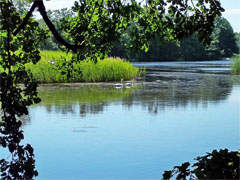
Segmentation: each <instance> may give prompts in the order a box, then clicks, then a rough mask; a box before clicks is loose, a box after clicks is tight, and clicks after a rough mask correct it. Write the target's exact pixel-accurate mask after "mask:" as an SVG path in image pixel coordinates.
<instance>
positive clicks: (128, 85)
mask: <svg viewBox="0 0 240 180" xmlns="http://www.w3.org/2000/svg"><path fill="white" fill-rule="evenodd" d="M114 87H115V88H123V87H125V88H131V87H133V83H132V82H131V83H125V84H123V79H121V83H116V84H114Z"/></svg>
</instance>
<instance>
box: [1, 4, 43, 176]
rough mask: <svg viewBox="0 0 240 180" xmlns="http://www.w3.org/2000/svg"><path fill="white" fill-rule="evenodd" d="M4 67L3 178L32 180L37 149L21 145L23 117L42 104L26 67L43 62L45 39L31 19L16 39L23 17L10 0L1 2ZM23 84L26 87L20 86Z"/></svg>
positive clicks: (34, 174)
mask: <svg viewBox="0 0 240 180" xmlns="http://www.w3.org/2000/svg"><path fill="white" fill-rule="evenodd" d="M0 10H1V14H0V21H1V23H0V34H1V39H0V40H1V43H0V66H1V68H2V70H3V71H1V72H0V73H1V85H0V90H1V91H0V96H1V124H0V134H1V136H0V145H1V146H2V147H3V148H7V149H8V151H9V153H10V155H11V156H10V157H11V158H10V160H9V161H8V160H7V159H1V160H0V165H1V166H0V172H1V179H32V178H33V177H34V176H37V175H38V172H37V171H36V170H35V160H34V153H33V148H32V147H31V146H30V145H29V144H27V145H26V146H24V145H21V140H22V139H23V138H24V136H23V131H22V130H21V129H20V127H21V124H22V123H21V121H20V118H21V116H23V115H27V114H28V109H27V107H28V106H30V105H31V104H33V103H38V102H40V99H39V98H38V97H37V91H36V89H37V84H36V83H35V82H34V81H33V79H32V76H31V74H29V73H28V72H26V70H25V66H24V65H25V64H26V63H28V62H33V63H37V62H38V61H39V60H40V56H39V51H38V50H37V49H36V47H37V46H38V45H39V42H40V41H41V40H42V39H43V38H44V37H45V32H44V31H42V30H41V29H39V28H38V23H37V22H35V21H34V20H33V19H31V20H30V21H29V23H28V25H27V26H26V28H25V29H24V30H22V32H21V34H19V35H17V36H15V37H14V36H12V32H13V30H14V29H15V28H16V25H17V24H20V22H21V18H20V16H19V14H18V13H17V12H16V9H15V8H14V6H13V4H12V3H11V2H10V1H0ZM19 83H22V84H23V87H20V86H19Z"/></svg>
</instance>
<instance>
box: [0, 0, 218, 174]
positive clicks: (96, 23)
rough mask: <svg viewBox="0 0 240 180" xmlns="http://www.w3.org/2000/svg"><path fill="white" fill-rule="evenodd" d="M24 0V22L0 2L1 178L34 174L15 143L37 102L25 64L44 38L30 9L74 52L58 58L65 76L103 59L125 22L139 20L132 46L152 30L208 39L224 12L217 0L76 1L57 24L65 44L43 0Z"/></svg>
mask: <svg viewBox="0 0 240 180" xmlns="http://www.w3.org/2000/svg"><path fill="white" fill-rule="evenodd" d="M26 1H27V2H33V4H32V6H31V8H30V10H29V11H28V12H27V15H26V16H25V18H24V20H23V21H22V19H21V18H20V15H19V14H18V13H17V11H16V9H15V8H14V6H13V4H12V1H11V0H1V1H0V9H1V14H0V22H1V23H0V37H1V44H0V58H1V61H0V63H1V64H0V66H1V68H2V71H1V72H0V73H1V86H0V96H1V111H2V112H1V115H2V117H1V124H0V134H1V137H0V144H1V146H2V147H3V148H7V149H8V151H9V153H10V157H11V158H10V160H9V161H8V160H7V159H1V160H0V164H1V167H0V171H1V179H32V178H33V177H34V176H37V174H38V173H37V171H36V170H35V160H34V153H33V148H32V147H31V146H30V145H29V144H28V145H26V146H24V145H21V144H20V142H21V140H22V139H23V138H24V136H23V131H22V130H21V129H20V127H21V121H20V120H19V119H20V118H21V116H22V115H27V114H28V109H27V107H28V106H30V105H32V104H34V103H38V102H40V99H39V98H38V97H37V90H36V89H37V83H36V82H34V80H33V78H32V75H31V73H30V72H27V71H26V69H25V64H26V63H30V62H32V63H33V64H36V63H37V62H38V61H39V60H40V56H39V51H38V49H37V47H39V45H40V42H41V41H44V40H45V39H46V37H47V36H46V33H45V32H44V31H43V30H41V29H39V28H38V23H37V22H35V21H33V19H32V18H30V16H31V14H32V12H33V11H34V9H36V8H38V10H39V12H40V14H41V15H42V17H43V19H44V22H45V23H46V24H47V26H48V28H49V30H50V31H51V32H52V34H53V35H54V37H55V38H56V39H57V41H59V42H60V43H61V44H63V45H64V46H65V47H67V48H68V49H69V50H72V51H73V52H75V53H76V54H74V56H73V59H72V61H63V62H64V63H62V66H63V67H65V69H63V71H62V72H63V73H65V74H66V76H67V78H69V77H71V76H70V75H71V73H74V71H73V70H74V69H73V63H74V62H76V61H80V60H83V59H87V58H91V59H92V60H94V61H95V62H96V61H97V59H98V58H104V57H105V55H106V54H107V52H109V50H110V48H111V46H112V42H113V41H116V40H117V39H119V37H120V36H121V34H122V33H123V32H124V30H125V29H126V28H127V27H128V26H129V25H130V23H138V24H139V27H140V28H134V29H133V33H132V35H133V40H132V41H131V45H130V46H134V45H136V48H137V49H138V48H140V49H145V50H146V49H147V48H148V46H149V40H150V39H151V38H152V37H155V36H156V34H157V35H159V36H160V37H161V38H165V37H170V38H173V39H175V38H176V39H180V38H182V37H184V36H189V35H191V34H193V33H194V32H195V31H198V37H199V39H200V40H201V41H203V42H205V43H208V42H210V35H211V32H212V30H213V22H214V19H215V17H216V16H217V15H220V14H221V12H222V11H223V8H222V7H221V5H220V2H219V0H211V1H209V0H198V1H197V2H194V3H195V4H194V3H193V1H191V2H192V5H190V4H189V3H188V1H187V0H177V1H172V0H166V1H164V0H156V1H148V4H147V6H142V5H141V4H140V3H137V2H136V1H134V0H132V1H130V2H128V1H120V0H80V1H79V3H78V2H75V4H74V7H73V11H74V12H75V13H76V14H77V15H76V16H75V17H71V18H70V17H68V18H66V19H65V20H63V21H62V22H63V24H62V29H63V30H64V31H65V32H66V37H68V38H69V41H70V42H71V43H72V44H69V43H68V42H66V41H65V40H64V39H63V38H62V37H61V36H60V35H59V33H58V32H57V30H56V28H55V26H54V24H53V23H52V22H51V21H50V20H49V18H48V16H47V13H46V9H45V6H44V3H43V0H26ZM166 9H168V10H166ZM166 11H167V13H166ZM21 22H22V23H21ZM77 50H79V51H77ZM19 83H22V84H23V86H21V87H20V86H19Z"/></svg>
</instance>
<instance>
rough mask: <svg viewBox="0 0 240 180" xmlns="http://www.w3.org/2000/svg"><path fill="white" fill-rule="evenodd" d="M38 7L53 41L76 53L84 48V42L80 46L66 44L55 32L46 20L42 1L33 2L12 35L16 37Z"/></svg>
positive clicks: (53, 27) (47, 19) (48, 20)
mask: <svg viewBox="0 0 240 180" xmlns="http://www.w3.org/2000/svg"><path fill="white" fill-rule="evenodd" d="M36 7H38V10H39V12H40V14H41V15H42V17H43V20H44V21H45V23H46V24H47V26H48V28H49V30H50V31H51V32H52V34H53V36H54V37H55V39H56V40H57V41H58V42H59V43H61V44H62V45H64V46H65V47H66V48H68V49H71V50H72V51H74V52H76V51H77V50H78V49H82V48H83V47H84V41H83V42H82V43H81V44H80V45H72V44H69V43H67V42H66V41H65V40H64V39H63V38H62V37H61V36H60V35H59V33H58V32H57V30H56V28H55V26H54V25H53V23H52V22H51V21H50V19H49V18H48V15H47V12H46V8H45V6H44V4H43V1H42V0H36V1H34V3H33V5H32V7H31V9H30V10H29V12H28V13H27V15H26V17H25V18H24V20H23V23H22V24H21V25H20V26H19V27H18V28H17V30H16V31H15V32H14V35H17V33H18V32H19V31H20V30H21V29H23V28H24V27H25V25H26V24H27V21H28V19H29V18H30V16H31V15H32V12H33V11H34V9H35V8H36Z"/></svg>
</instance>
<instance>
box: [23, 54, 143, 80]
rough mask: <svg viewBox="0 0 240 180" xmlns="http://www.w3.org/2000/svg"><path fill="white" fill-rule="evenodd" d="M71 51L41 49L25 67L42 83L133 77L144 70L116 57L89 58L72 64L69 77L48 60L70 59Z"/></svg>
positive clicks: (126, 78)
mask: <svg viewBox="0 0 240 180" xmlns="http://www.w3.org/2000/svg"><path fill="white" fill-rule="evenodd" d="M71 56H72V55H71V53H69V54H67V55H66V54H65V53H64V52H61V51H42V52H41V60H40V61H39V62H38V63H37V64H36V65H34V64H32V63H30V64H27V65H26V69H28V70H30V71H31V72H32V74H33V77H34V78H35V79H36V80H37V81H38V82H42V83H49V82H108V81H120V80H121V79H123V80H130V79H133V78H135V77H137V76H139V75H141V74H142V73H144V71H142V70H139V69H138V68H136V67H133V65H132V64H131V63H130V62H127V61H124V60H122V59H118V58H106V59H104V60H98V61H97V62H96V63H95V62H93V61H90V60H85V61H81V62H79V63H74V64H73V69H75V71H74V72H73V73H72V76H71V77H70V78H67V77H66V76H65V75H63V74H61V73H60V72H59V69H57V67H56V65H53V64H51V63H49V61H52V62H56V63H57V64H59V63H61V62H60V61H62V60H63V58H66V59H67V60H69V59H71Z"/></svg>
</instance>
